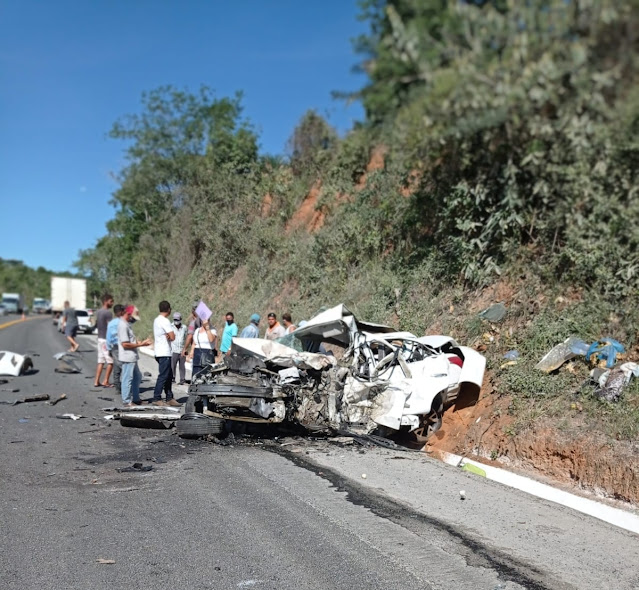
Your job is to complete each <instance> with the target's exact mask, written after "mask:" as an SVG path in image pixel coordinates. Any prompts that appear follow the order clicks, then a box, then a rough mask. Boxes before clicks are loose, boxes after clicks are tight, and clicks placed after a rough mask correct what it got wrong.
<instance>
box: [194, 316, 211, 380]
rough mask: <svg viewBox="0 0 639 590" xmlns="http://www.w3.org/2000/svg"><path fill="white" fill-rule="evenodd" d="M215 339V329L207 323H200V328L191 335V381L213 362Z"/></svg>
mask: <svg viewBox="0 0 639 590" xmlns="http://www.w3.org/2000/svg"><path fill="white" fill-rule="evenodd" d="M216 339H217V332H216V331H215V328H212V327H211V326H210V324H209V321H208V320H207V321H206V322H203V323H202V326H201V327H200V328H196V330H195V332H194V333H193V351H192V353H193V370H192V379H193V378H194V377H195V376H196V375H197V374H198V373H199V372H200V371H201V370H202V369H204V367H206V365H208V364H211V363H214V362H215V353H216V351H215V341H216Z"/></svg>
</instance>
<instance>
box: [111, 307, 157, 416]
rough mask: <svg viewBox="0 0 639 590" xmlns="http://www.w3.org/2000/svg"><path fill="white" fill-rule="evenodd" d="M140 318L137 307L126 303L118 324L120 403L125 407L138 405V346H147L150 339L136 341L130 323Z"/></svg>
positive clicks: (139, 378)
mask: <svg viewBox="0 0 639 590" xmlns="http://www.w3.org/2000/svg"><path fill="white" fill-rule="evenodd" d="M139 319H140V316H139V314H138V308H137V307H135V306H134V305H127V306H126V307H125V308H124V313H123V314H122V318H121V319H120V323H119V324H118V358H119V359H120V363H121V364H122V376H121V380H122V383H121V388H122V404H123V405H124V407H125V408H130V407H131V406H133V405H136V406H139V405H140V403H141V402H140V382H141V381H142V373H140V368H139V367H138V357H139V355H138V350H137V349H138V348H140V347H142V346H149V344H151V339H150V338H147V339H146V340H143V341H142V342H138V341H137V339H136V337H135V334H134V333H133V330H132V329H131V324H133V323H134V322H137V321H138V320H139Z"/></svg>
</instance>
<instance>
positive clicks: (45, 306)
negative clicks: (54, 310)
mask: <svg viewBox="0 0 639 590" xmlns="http://www.w3.org/2000/svg"><path fill="white" fill-rule="evenodd" d="M31 309H32V310H33V313H51V303H50V302H49V300H48V299H44V298H43V297H35V298H34V299H33V304H32V305H31Z"/></svg>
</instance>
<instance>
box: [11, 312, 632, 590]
mask: <svg viewBox="0 0 639 590" xmlns="http://www.w3.org/2000/svg"><path fill="white" fill-rule="evenodd" d="M2 324H3V322H1V321H0V350H11V351H15V352H19V353H29V354H31V355H32V356H33V360H34V363H35V371H34V372H32V373H31V374H29V375H24V376H21V377H18V378H16V379H14V380H12V382H11V383H10V384H9V385H5V386H2V387H11V388H20V392H19V393H7V392H0V399H2V400H11V399H15V398H21V397H24V396H27V395H32V394H38V393H48V394H49V395H50V396H51V398H52V399H53V398H55V397H57V396H58V395H60V394H61V393H65V394H66V395H67V396H68V399H66V400H64V401H62V402H60V403H59V404H57V405H56V406H51V405H47V404H45V403H42V402H40V403H31V404H20V405H16V406H8V405H0V443H1V444H2V449H3V452H2V453H1V454H0V510H1V513H2V525H1V535H0V588H3V589H20V590H24V589H31V588H33V589H38V590H48V589H54V588H55V589H56V590H60V589H67V588H68V589H83V590H85V589H86V590H91V589H94V588H96V589H97V588H106V587H110V588H131V589H134V588H145V589H146V588H156V589H164V588H166V589H169V588H171V589H174V588H188V589H194V590H201V589H202V590H203V589H208V588H211V589H213V588H215V589H224V588H261V589H287V588H291V589H304V588H309V589H310V588H312V589H313V590H317V589H331V588H336V589H337V588H349V589H351V590H356V589H359V588H361V589H367V590H372V589H392V588H398V589H399V588H401V589H407V590H408V589H411V588H420V589H429V588H442V589H451V590H452V589H455V590H456V589H469V590H470V589H486V590H497V589H499V590H512V589H515V588H530V589H533V588H539V589H542V588H544V589H561V588H566V589H568V588H611V589H615V590H625V589H631V588H639V570H638V569H637V568H638V564H639V540H638V539H637V537H636V536H634V535H632V534H630V533H626V532H624V531H619V530H618V529H614V528H613V527H611V526H610V525H606V524H605V523H600V522H599V521H595V520H594V519H589V518H587V517H584V516H582V515H578V514H576V513H572V512H571V511H567V510H565V509H561V510H560V509H557V508H554V507H553V506H549V505H548V503H545V502H540V501H538V500H535V499H532V498H530V497H528V496H526V495H525V494H521V493H518V492H513V491H512V490H507V489H503V488H501V487H500V486H496V485H494V484H492V485H491V483H490V482H486V481H483V480H480V479H479V478H474V479H473V478H472V476H469V474H459V473H458V472H456V471H455V470H454V469H453V468H450V467H448V466H445V465H442V464H440V463H437V462H435V461H431V460H429V459H428V458H426V457H423V456H421V455H419V456H418V455H415V454H406V456H403V455H398V454H397V452H387V451H384V450H379V451H378V450H375V449H373V450H362V449H359V450H358V449H353V448H347V449H341V448H339V447H336V446H335V445H332V444H330V443H327V442H321V441H319V442H313V441H311V442H309V441H305V440H293V441H291V442H292V444H291V445H284V446H281V445H280V443H281V442H282V441H281V440H279V441H277V440H258V439H250V440H248V441H244V442H242V441H240V442H239V443H238V444H235V445H232V446H220V445H215V444H212V443H204V442H200V441H184V440H181V439H179V438H178V437H177V436H175V435H174V434H173V431H169V430H166V431H165V430H143V429H132V428H123V427H122V426H120V425H119V424H118V423H113V424H112V423H108V422H106V421H105V420H104V419H103V416H102V412H101V408H103V407H105V406H109V405H112V404H113V403H115V401H117V400H114V401H113V402H112V401H110V400H108V399H100V398H114V397H115V396H114V394H113V393H112V390H108V389H100V390H98V391H92V389H93V387H92V379H93V372H94V368H95V339H94V338H93V337H86V336H80V337H79V341H80V344H81V347H80V351H81V357H82V360H81V364H82V365H83V372H82V373H80V374H74V375H64V374H58V373H55V372H54V368H55V366H56V361H55V360H54V359H53V358H52V355H53V354H55V353H56V352H61V351H63V350H65V349H66V348H67V343H66V340H65V339H64V337H63V336H62V335H61V334H58V333H57V332H56V331H55V328H54V327H53V326H52V324H51V318H50V317H49V316H47V317H45V318H37V319H33V320H29V321H26V322H21V323H18V324H15V325H11V326H8V327H6V328H2ZM141 362H142V368H143V370H145V371H146V370H151V369H152V368H153V361H152V359H148V358H146V359H143V360H142V361H141ZM152 384H153V383H152V381H151V380H150V379H148V378H147V379H146V380H145V382H143V397H145V395H146V397H148V396H149V392H148V389H149V388H150V387H151V386H152ZM144 389H146V391H144ZM178 397H179V395H178ZM65 412H74V413H76V414H81V415H82V416H84V418H82V419H80V420H77V421H72V420H62V419H57V418H56V415H57V414H62V413H65ZM242 440H243V439H242ZM320 457H321V460H320ZM398 458H399V459H401V458H403V459H404V460H403V461H398V460H397V459H398ZM137 461H139V462H142V463H143V464H144V465H150V466H152V468H153V469H152V471H149V472H134V473H131V472H119V471H118V469H121V468H126V467H129V466H131V465H132V463H134V462H137ZM363 469H366V471H367V472H368V473H369V474H370V476H369V478H368V479H367V480H366V481H363V480H361V479H357V478H360V475H361V474H360V472H361V471H362V470H363ZM416 478H417V479H416ZM460 478H461V479H460ZM460 485H461V486H465V487H466V488H467V489H468V490H469V492H468V494H469V500H468V501H466V502H465V503H464V504H463V506H464V508H463V510H462V509H461V508H460V507H459V506H460V504H459V502H460V500H459V497H458V495H457V496H455V497H454V500H453V499H451V498H452V496H454V495H455V494H457V490H458V489H459V486H460ZM380 488H383V489H380ZM409 488H410V489H409ZM450 490H454V494H450V493H449V492H450ZM474 498H478V500H477V501H476V502H475V500H474ZM479 498H481V501H479ZM454 502H457V504H454ZM464 511H465V512H464ZM514 519H517V520H518V521H519V520H520V521H521V522H528V523H533V525H534V526H530V527H527V528H525V529H522V528H518V525H517V524H516V522H515V520H514ZM544 535H545V536H544ZM562 552H563V553H564V555H562ZM99 559H103V560H113V561H115V563H113V564H102V563H99V562H98V560H99Z"/></svg>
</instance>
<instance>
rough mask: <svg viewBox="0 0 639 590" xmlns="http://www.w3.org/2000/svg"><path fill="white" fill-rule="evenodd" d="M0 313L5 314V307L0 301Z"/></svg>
mask: <svg viewBox="0 0 639 590" xmlns="http://www.w3.org/2000/svg"><path fill="white" fill-rule="evenodd" d="M0 315H7V308H6V307H5V306H4V304H2V303H0Z"/></svg>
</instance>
